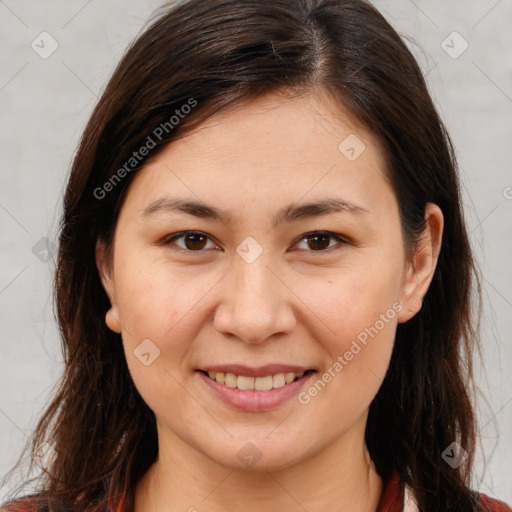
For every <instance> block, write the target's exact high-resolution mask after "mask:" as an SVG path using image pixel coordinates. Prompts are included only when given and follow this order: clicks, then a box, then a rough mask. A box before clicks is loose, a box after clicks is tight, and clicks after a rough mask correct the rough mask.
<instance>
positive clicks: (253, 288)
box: [214, 255, 295, 343]
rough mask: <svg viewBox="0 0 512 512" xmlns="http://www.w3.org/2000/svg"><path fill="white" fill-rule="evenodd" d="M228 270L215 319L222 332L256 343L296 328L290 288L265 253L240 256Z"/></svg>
mask: <svg viewBox="0 0 512 512" xmlns="http://www.w3.org/2000/svg"><path fill="white" fill-rule="evenodd" d="M229 274H230V275H229V276H227V277H228V279H227V280H226V282H225V283H224V288H223V290H222V297H221V301H220V304H219V306H218V308H217V311H216V314H215V319H214V324H215V327H216V329H217V330H218V331H219V332H222V333H224V334H226V335H227V334H232V335H235V336H237V337H239V338H240V339H242V340H244V341H245V342H247V343H257V342H260V341H264V340H265V339H267V338H268V337H270V336H272V335H273V334H277V333H284V332H287V331H289V330H291V329H292V328H293V326H294V325H295V317H294V313H293V310H292V305H291V303H290V292H289V291H287V288H286V286H285V285H284V284H283V283H282V282H281V281H280V280H279V278H278V277H276V275H275V273H274V271H272V270H271V268H270V266H269V262H268V259H267V258H266V257H265V256H264V255H261V256H260V257H258V258H257V259H256V260H255V261H253V262H250V263H249V262H247V261H246V260H244V259H243V258H242V257H238V256H237V257H236V259H235V261H234V265H233V269H232V271H231V272H230V273H229Z"/></svg>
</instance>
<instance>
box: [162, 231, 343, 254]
mask: <svg viewBox="0 0 512 512" xmlns="http://www.w3.org/2000/svg"><path fill="white" fill-rule="evenodd" d="M187 235H202V236H205V237H206V238H208V239H209V240H212V239H211V237H210V236H209V235H207V234H206V233H204V232H202V231H182V232H180V233H176V234H174V235H171V236H169V237H167V238H165V239H164V240H163V242H162V244H163V245H171V244H172V243H173V242H174V241H175V240H178V239H180V238H183V237H185V236H187ZM314 235H324V236H328V237H330V238H334V239H336V240H337V241H338V242H339V243H338V244H337V245H348V244H349V242H348V241H347V240H346V239H345V238H343V237H341V236H340V235H337V234H336V233H332V232H331V231H310V232H308V233H304V234H303V235H301V236H300V237H299V238H298V239H297V240H296V241H295V242H294V243H293V245H296V244H297V243H299V242H302V241H304V240H307V239H308V238H312V237H313V236H314ZM337 245H334V246H331V247H328V248H327V249H322V250H318V251H313V250H309V251H307V252H311V253H317V254H326V253H327V252H331V250H332V249H333V247H337ZM178 247H179V246H178ZM179 250H180V252H184V253H193V254H197V255H200V254H206V253H208V252H209V251H210V249H201V250H199V251H193V250H190V249H186V248H183V247H179Z"/></svg>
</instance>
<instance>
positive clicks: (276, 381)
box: [272, 373, 286, 388]
mask: <svg viewBox="0 0 512 512" xmlns="http://www.w3.org/2000/svg"><path fill="white" fill-rule="evenodd" d="M285 384H286V381H285V380H284V373H277V374H276V375H274V376H273V377H272V387H273V388H280V387H282V386H284V385H285Z"/></svg>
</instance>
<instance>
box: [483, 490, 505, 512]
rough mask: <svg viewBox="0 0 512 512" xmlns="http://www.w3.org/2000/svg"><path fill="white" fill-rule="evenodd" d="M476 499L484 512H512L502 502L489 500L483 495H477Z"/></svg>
mask: <svg viewBox="0 0 512 512" xmlns="http://www.w3.org/2000/svg"><path fill="white" fill-rule="evenodd" d="M478 499H479V501H480V505H481V506H482V508H483V509H484V510H485V511H486V512H512V508H510V507H509V506H508V505H507V504H505V503H503V501H499V500H496V499H494V498H489V496H487V495H485V494H481V493H480V494H478Z"/></svg>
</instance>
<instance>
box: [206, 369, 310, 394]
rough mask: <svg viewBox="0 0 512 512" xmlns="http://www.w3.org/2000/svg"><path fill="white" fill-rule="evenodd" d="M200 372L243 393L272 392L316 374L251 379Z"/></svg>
mask: <svg viewBox="0 0 512 512" xmlns="http://www.w3.org/2000/svg"><path fill="white" fill-rule="evenodd" d="M199 371H200V372H201V373H203V374H204V375H207V376H208V377H209V378H210V379H211V380H213V381H216V382H218V383H219V384H223V385H224V386H226V387H228V388H232V389H239V390H241V391H270V390H272V389H276V388H282V387H285V386H287V385H288V384H291V383H292V382H294V381H296V380H298V379H300V378H302V377H303V376H305V375H308V374H310V373H313V372H314V370H306V371H304V372H299V373H295V372H287V373H282V372H281V373H275V374H269V375H263V376H260V377H251V376H247V375H236V374H234V373H224V372H212V371H210V372H208V371H206V370H199Z"/></svg>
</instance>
